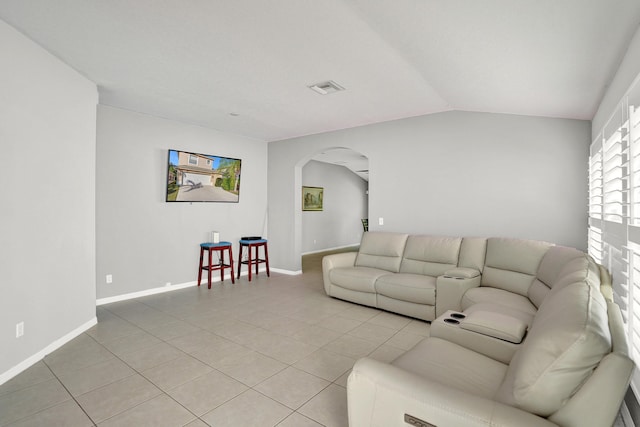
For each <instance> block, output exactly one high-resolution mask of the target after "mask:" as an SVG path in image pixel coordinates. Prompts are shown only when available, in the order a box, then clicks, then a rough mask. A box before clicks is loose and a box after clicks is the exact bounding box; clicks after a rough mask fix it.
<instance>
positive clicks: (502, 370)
mask: <svg viewBox="0 0 640 427" xmlns="http://www.w3.org/2000/svg"><path fill="white" fill-rule="evenodd" d="M391 364H392V365H394V366H397V367H399V368H401V369H404V370H406V371H409V372H412V373H414V374H416V375H419V376H421V377H423V378H427V379H429V380H432V381H436V382H439V383H440V384H444V385H448V386H450V387H453V388H456V389H458V390H462V391H465V392H467V393H471V394H474V395H476V396H481V397H485V398H487V399H492V398H493V397H494V395H495V394H496V392H497V391H498V388H499V387H500V384H501V383H502V381H503V380H504V376H505V374H506V372H507V365H505V364H503V363H500V362H498V361H496V360H493V359H491V358H489V357H486V356H483V355H481V354H480V353H477V352H475V351H472V350H468V349H466V348H464V347H461V346H459V345H457V344H454V343H451V342H449V341H446V340H443V339H440V338H435V337H434V338H425V339H424V340H422V341H420V342H419V343H418V344H416V345H415V346H414V347H413V348H412V349H411V350H409V351H408V352H406V353H404V354H403V355H401V356H400V357H398V358H397V359H395V360H394V361H393V362H392V363H391Z"/></svg>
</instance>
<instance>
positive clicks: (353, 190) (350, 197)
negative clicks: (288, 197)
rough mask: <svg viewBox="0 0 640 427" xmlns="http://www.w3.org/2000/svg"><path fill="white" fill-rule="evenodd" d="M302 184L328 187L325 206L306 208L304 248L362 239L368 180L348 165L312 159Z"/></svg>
mask: <svg viewBox="0 0 640 427" xmlns="http://www.w3.org/2000/svg"><path fill="white" fill-rule="evenodd" d="M302 185H306V186H309V187H323V188H324V193H323V195H324V206H323V210H322V211H305V212H302V252H303V253H306V252H317V251H321V250H323V249H330V248H338V247H342V246H348V245H353V244H357V243H360V239H361V237H362V222H361V220H362V218H366V216H367V194H366V192H367V181H365V180H363V179H362V178H360V177H359V176H358V175H356V174H355V173H353V172H351V171H350V170H349V169H347V168H345V167H344V166H337V165H332V164H329V163H322V162H316V161H314V160H311V161H310V162H309V163H307V164H306V165H305V166H304V167H303V168H302Z"/></svg>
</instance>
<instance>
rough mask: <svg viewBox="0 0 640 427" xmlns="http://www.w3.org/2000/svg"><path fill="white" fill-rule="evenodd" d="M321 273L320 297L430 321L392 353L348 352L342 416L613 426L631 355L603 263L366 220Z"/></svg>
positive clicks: (356, 421)
mask: <svg viewBox="0 0 640 427" xmlns="http://www.w3.org/2000/svg"><path fill="white" fill-rule="evenodd" d="M439 248H442V251H441V252H439ZM323 274H324V282H325V283H324V284H325V290H326V291H327V294H329V295H331V296H334V297H337V298H342V299H347V300H350V301H354V302H357V303H360V304H365V305H369V306H374V307H379V308H382V309H385V310H389V311H393V312H396V313H401V314H404V315H408V316H412V317H417V318H420V319H425V320H430V321H432V325H431V335H430V337H428V338H425V339H424V340H423V341H421V342H419V343H418V344H417V345H416V346H415V347H414V348H412V349H411V350H409V351H408V352H406V353H405V354H403V355H401V356H400V357H399V358H397V359H396V360H395V361H393V362H392V363H390V364H387V363H381V362H378V361H376V360H373V359H368V358H363V359H360V360H359V361H358V362H357V363H356V364H355V366H354V368H353V371H352V373H351V375H350V376H349V381H348V387H347V390H348V408H349V425H350V426H351V427H359V426H380V427H383V426H384V427H391V426H407V425H414V426H426V427H428V426H437V427H444V426H487V425H491V426H554V425H559V426H581V427H582V426H610V425H612V423H613V421H614V419H615V416H616V414H617V412H618V409H619V407H620V404H621V402H622V400H623V397H624V394H625V392H626V390H627V387H628V384H629V380H630V376H631V372H632V370H633V362H632V361H631V360H630V359H629V357H628V349H627V344H626V336H625V331H624V325H623V322H622V316H621V314H620V310H619V308H618V306H617V305H616V304H615V303H614V302H613V301H612V296H611V286H610V279H609V276H608V274H607V272H606V270H604V269H603V268H602V267H600V266H598V265H597V264H596V263H595V262H594V261H593V260H592V259H591V258H590V257H588V256H587V255H586V254H585V253H583V252H581V251H578V250H576V249H573V248H566V247H560V246H553V245H551V244H548V243H544V242H536V241H528V240H517V239H502V238H488V239H483V238H471V239H469V238H444V237H429V236H408V235H406V234H400V233H366V234H365V236H364V237H363V239H362V244H361V247H360V250H359V252H358V253H357V254H337V255H330V256H327V257H325V258H324V260H323Z"/></svg>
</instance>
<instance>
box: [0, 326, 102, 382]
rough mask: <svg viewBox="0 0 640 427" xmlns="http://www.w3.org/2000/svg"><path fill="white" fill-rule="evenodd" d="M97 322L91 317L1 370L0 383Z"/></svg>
mask: <svg viewBox="0 0 640 427" xmlns="http://www.w3.org/2000/svg"><path fill="white" fill-rule="evenodd" d="M97 323H98V319H97V318H96V317H94V318H93V319H91V320H89V321H88V322H86V323H85V324H83V325H81V326H79V327H77V328H76V329H74V330H73V331H71V332H69V333H68V334H66V335H64V336H63V337H61V338H58V339H57V340H55V341H54V342H52V343H51V344H49V345H48V346H46V347H45V348H43V349H42V350H40V351H39V352H37V353H36V354H34V355H33V356H31V357H28V358H27V359H25V360H23V361H22V362H20V363H18V364H17V365H16V366H14V367H13V368H11V369H9V370H8V371H6V372H3V373H2V374H0V385H2V384H4V383H6V382H7V381H9V380H10V379H11V378H13V377H15V376H16V375H18V374H19V373H20V372H22V371H24V370H26V369H27V368H30V367H31V366H33V365H35V364H36V363H38V362H39V361H41V360H42V359H44V357H45V356H46V355H47V354H50V353H53V352H54V351H56V350H57V349H59V348H60V347H62V346H63V345H65V344H66V343H68V342H69V341H71V340H72V339H74V338H75V337H77V336H79V335H81V334H82V333H83V332H84V331H86V330H88V329H90V328H92V327H93V326H94V325H95V324H97Z"/></svg>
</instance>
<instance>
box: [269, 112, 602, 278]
mask: <svg viewBox="0 0 640 427" xmlns="http://www.w3.org/2000/svg"><path fill="white" fill-rule="evenodd" d="M590 140H591V138H590V123H589V122H586V121H578V120H562V119H550V118H540V117H526V116H515V115H504V114H488V113H471V112H446V113H440V114H433V115H428V116H421V117H414V118H409V119H403V120H397V121H392V122H386V123H378V124H373V125H368V126H362V127H358V128H353V129H347V130H342V131H336V132H329V133H325V134H319V135H312V136H307V137H301V138H295V139H290V140H284V141H276V142H271V143H269V181H268V182H269V234H270V236H271V241H270V244H269V248H270V257H271V259H272V263H273V265H274V266H276V267H279V268H283V269H287V270H293V271H297V270H299V269H300V253H301V234H302V232H301V220H300V212H299V209H297V208H298V206H300V195H299V186H300V183H301V167H302V166H303V165H304V164H305V163H306V162H307V161H308V160H309V159H310V158H311V157H312V156H313V155H315V154H317V153H319V152H321V151H324V150H326V149H330V148H339V147H346V148H351V149H353V150H355V151H358V152H360V153H362V154H364V155H366V156H367V157H368V158H369V171H370V172H369V177H370V179H369V221H370V229H371V230H386V231H404V232H409V233H424V234H439V235H454V236H469V235H479V236H510V237H520V238H530V239H538V240H546V241H551V242H554V243H557V244H562V245H568V246H574V247H577V248H580V249H585V248H586V233H585V230H586V227H587V159H588V147H589V143H590ZM379 217H382V218H384V225H383V226H379V225H377V218H379Z"/></svg>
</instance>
